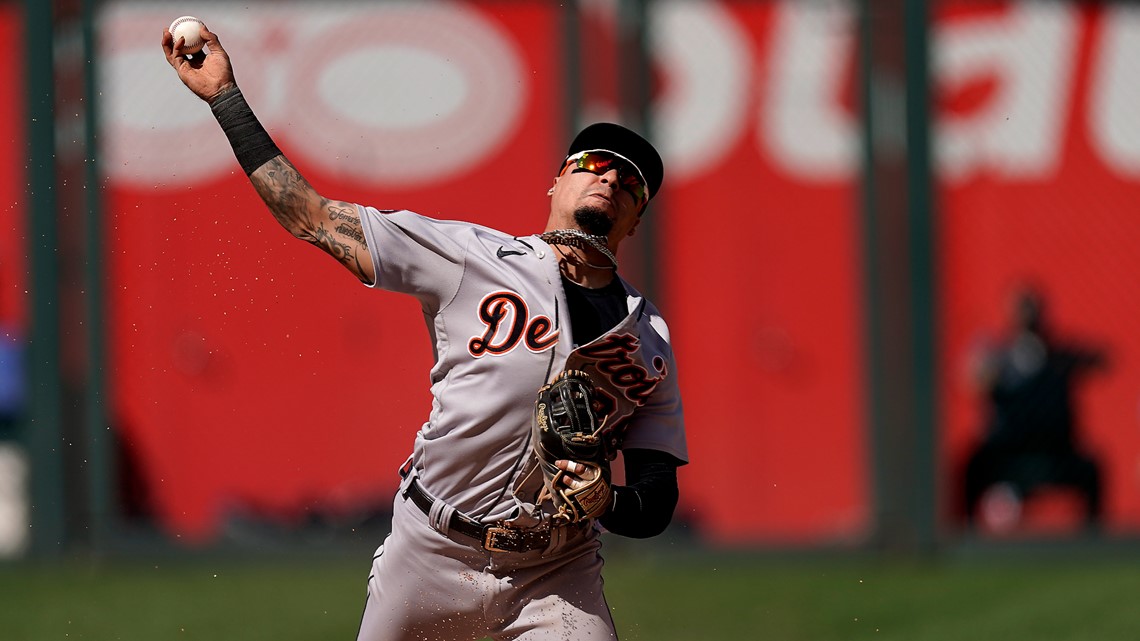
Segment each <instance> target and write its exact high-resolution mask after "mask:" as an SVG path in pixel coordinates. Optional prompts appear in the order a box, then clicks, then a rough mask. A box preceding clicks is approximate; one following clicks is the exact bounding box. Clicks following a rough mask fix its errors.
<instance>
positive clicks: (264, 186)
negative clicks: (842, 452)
mask: <svg viewBox="0 0 1140 641" xmlns="http://www.w3.org/2000/svg"><path fill="white" fill-rule="evenodd" d="M249 179H250V181H251V182H252V183H253V187H254V189H256V190H257V193H258V195H259V196H261V199H262V200H263V201H265V204H266V206H267V207H269V211H270V212H272V213H273V217H274V218H276V219H277V222H279V223H281V226H282V227H284V228H285V229H287V230H288V231H289V233H291V234H293V235H294V236H296V237H297V238H300V239H301V240H305V241H308V242H310V243H312V244H314V245H316V246H317V247H320V248H321V249H323V250H325V251H326V252H328V253H329V255H331V256H332V257H333V258H335V259H337V260H338V261H340V263H341V264H342V265H344V266H345V267H347V268H348V270H349V271H350V272H352V273H353V275H355V276H356V277H357V278H359V279H360V280H361V281H363V282H365V283H372V282H373V281H374V280H375V278H376V272H375V268H374V266H373V265H372V256H371V255H370V254H369V253H368V244H367V242H365V240H364V229H363V227H361V224H360V215H359V214H358V213H357V209H356V205H354V204H352V203H347V202H344V201H339V200H329V199H328V198H325V197H323V196H321V195H320V194H318V193H317V192H316V190H315V189H313V187H312V185H310V184H309V182H308V181H307V180H305V178H304V176H302V175H301V174H300V172H298V171H297V169H296V168H295V167H294V166H293V165H292V163H290V162H289V160H288V159H286V158H285V156H282V155H278V156H277V157H276V158H273V159H272V160H270V161H268V162H266V163H265V164H264V165H261V166H260V167H258V168H257V170H255V171H254V172H253V173H252V174H250V176H249Z"/></svg>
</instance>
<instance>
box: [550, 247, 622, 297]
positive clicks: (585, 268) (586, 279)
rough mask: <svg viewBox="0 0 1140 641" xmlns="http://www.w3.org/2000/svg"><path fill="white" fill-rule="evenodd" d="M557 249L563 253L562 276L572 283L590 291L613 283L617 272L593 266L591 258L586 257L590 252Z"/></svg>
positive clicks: (567, 248) (561, 262) (561, 261)
mask: <svg viewBox="0 0 1140 641" xmlns="http://www.w3.org/2000/svg"><path fill="white" fill-rule="evenodd" d="M556 249H557V250H558V251H559V252H560V253H562V257H561V259H560V260H559V268H560V269H561V271H562V275H563V276H565V277H566V278H567V279H569V280H570V281H572V282H574V283H577V284H579V285H581V286H582V287H587V288H589V289H599V288H601V287H605V286H606V285H609V284H610V283H611V282H613V280H614V278H615V276H616V272H615V271H614V270H613V269H610V268H599V267H593V266H591V265H590V264H589V262H590V261H589V260H588V259H589V258H590V257H589V256H586V255H584V254H588V253H589V252H587V251H584V250H581V249H572V248H569V247H557V248H556ZM595 253H596V252H595Z"/></svg>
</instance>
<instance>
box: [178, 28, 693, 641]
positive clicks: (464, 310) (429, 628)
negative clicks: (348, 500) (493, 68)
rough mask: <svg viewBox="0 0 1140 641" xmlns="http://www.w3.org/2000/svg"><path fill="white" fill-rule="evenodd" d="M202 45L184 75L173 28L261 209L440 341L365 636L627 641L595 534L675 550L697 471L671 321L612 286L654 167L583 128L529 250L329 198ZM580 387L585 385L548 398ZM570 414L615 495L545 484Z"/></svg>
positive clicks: (567, 482) (558, 479)
mask: <svg viewBox="0 0 1140 641" xmlns="http://www.w3.org/2000/svg"><path fill="white" fill-rule="evenodd" d="M202 37H203V39H204V40H205V42H206V47H207V51H208V54H207V55H205V56H204V57H200V56H196V58H198V59H197V60H195V61H193V62H192V61H189V60H187V59H186V58H185V57H184V56H183V55H181V45H182V42H181V40H179V41H178V42H175V41H174V39H173V38H172V36H171V34H170V32H169V31H164V33H163V38H162V47H163V49H164V51H165V54H166V58H167V61H168V62H169V63H170V65H171V66H172V67H173V68H174V69H175V70H176V71H177V73H178V75H179V77H180V78H181V80H182V81H183V83H184V84H185V85H186V86H187V87H188V88H189V89H190V90H191V92H193V93H194V94H195V95H197V96H198V97H199V98H201V99H203V100H205V101H206V102H207V103H208V104H209V106H210V109H211V110H212V111H213V113H214V115H215V116H216V118H217V120H218V122H219V124H220V126H221V128H222V129H223V131H224V132H225V134H226V135H227V137H228V139H229V141H230V144H231V146H232V147H233V151H234V154H235V156H236V157H237V160H238V162H239V164H240V165H241V166H242V168H243V169H244V170H245V172H246V174H247V175H248V176H249V179H250V181H251V182H252V184H253V186H254V188H255V189H256V190H257V193H258V194H259V195H260V196H261V198H262V200H263V201H264V202H265V204H266V205H267V207H268V209H269V210H270V212H272V214H273V215H274V217H275V218H276V219H277V220H278V222H279V223H280V224H281V225H282V226H284V227H285V228H286V229H287V230H288V231H289V232H291V233H292V234H294V235H295V236H297V237H298V238H301V239H303V240H306V241H308V242H310V243H312V244H314V245H316V246H318V247H320V248H321V249H323V250H324V251H326V252H328V253H329V254H330V255H332V256H333V257H334V258H336V259H337V260H338V261H339V262H340V263H341V264H342V265H344V266H345V267H346V268H348V270H349V271H350V272H352V274H353V275H354V276H356V277H357V278H358V279H359V280H360V281H361V282H363V283H364V284H365V285H367V286H369V287H375V288H381V289H385V290H390V291H394V292H402V293H405V294H408V295H410V296H414V297H415V298H416V299H417V300H418V301H419V302H420V304H421V306H422V308H423V312H424V317H425V320H426V323H427V326H428V332H429V334H430V336H431V338H432V340H433V341H434V348H435V364H434V366H433V367H432V369H431V372H430V378H431V392H432V395H433V403H432V410H431V413H430V415H429V416H428V418H427V421H426V422H425V423H424V424H423V426H422V428H421V429H420V430H419V432H418V433H417V434H416V436H415V442H414V446H413V448H412V453H411V456H410V457H409V458H408V460H407V462H406V463H405V464H404V466H403V467H402V469H401V470H400V474H401V475H402V480H401V484H400V489H399V491H398V493H397V495H396V497H395V500H394V505H393V517H392V531H391V533H390V535H389V536H388V537H387V538H386V539H385V540H384V542H383V544H382V545H381V546H380V548H379V549H378V550H377V551H376V555H375V557H374V559H373V562H372V567H371V573H370V576H369V577H368V598H367V601H366V606H365V609H364V613H363V616H362V620H361V623H360V631H359V636H358V638H359V639H360V640H367V641H382V640H383V641H387V640H405V639H406V640H411V639H418V640H422V639H449V640H455V639H481V638H485V637H491V638H493V639H527V640H538V639H559V640H563V639H568V638H573V639H615V638H616V633H615V630H614V624H613V620H612V618H611V616H610V612H609V608H608V606H607V605H606V601H605V598H604V596H603V594H602V577H601V567H602V558H601V556H600V547H601V543H600V539H599V533H600V532H601V531H602V530H603V529H605V530H608V531H610V532H613V533H616V534H619V535H624V536H630V537H639V538H642V537H650V536H654V535H657V534H659V533H660V532H662V531H663V530H664V529H665V527H666V526H667V525H668V524H669V522H670V520H671V518H672V514H673V510H674V508H675V506H676V503H677V497H678V487H677V474H676V469H677V467H678V466H680V465H683V464H685V463H686V462H687V457H688V454H687V449H686V444H685V433H684V425H683V420H682V412H681V399H680V394H679V391H678V385H677V374H676V367H675V364H674V358H673V352H672V349H671V348H670V345H669V333H668V330H667V328H666V325H665V322H664V321H663V320H662V318H661V316H660V315H659V313H658V311H657V310H656V309H655V308H654V307H653V305H652V304H650V303H649V302H648V301H647V300H645V299H644V298H643V297H642V296H641V295H640V294H639V293H638V292H636V291H635V290H634V289H633V288H632V287H631V286H630V285H629V284H628V283H626V282H625V281H624V280H622V279H621V278H620V277H618V276H617V273H616V270H617V256H616V254H617V249H618V245H619V244H620V242H621V241H622V239H623V238H625V237H627V236H630V235H632V234H633V233H634V232H635V230H636V229H637V226H638V222H639V221H640V219H641V218H640V217H641V216H642V214H643V213H644V212H645V209H646V205H647V203H648V202H649V200H650V199H651V198H652V197H653V196H654V195H655V194H656V193H657V192H658V190H659V189H660V187H661V181H662V176H663V168H662V165H661V159H660V156H659V155H658V153H657V152H656V150H654V148H653V147H652V146H651V145H650V143H649V142H647V141H646V140H644V139H643V138H642V137H641V136H639V135H637V134H636V133H634V132H632V131H630V130H628V129H625V128H623V127H621V126H618V125H615V124H610V123H599V124H596V125H591V126H590V127H587V128H586V129H584V130H583V131H582V132H581V133H580V134H579V135H578V136H577V137H576V138H575V139H574V141H573V142H572V143H571V145H570V148H569V150H568V153H567V156H566V158H565V159H564V160H563V161H562V162H561V164H560V165H559V166H558V167H557V168H556V172H555V177H554V179H553V185H552V186H551V187H550V189H549V192H548V194H549V196H550V212H549V216H548V218H547V221H546V226H545V228H544V230H543V232H542V233H539V234H535V235H532V236H525V237H515V236H511V235H509V234H505V233H503V232H500V231H496V230H493V229H489V228H486V227H482V226H479V225H474V224H470V223H465V222H455V221H444V220H433V219H431V218H427V217H424V216H421V215H418V214H415V213H412V212H410V211H393V210H379V209H375V208H372V207H367V206H362V205H358V204H353V203H348V202H341V201H336V200H332V199H329V198H326V197H325V196H323V195H321V194H320V193H318V192H317V191H316V190H315V189H314V188H313V187H312V186H311V185H310V184H309V183H308V182H307V181H306V180H305V179H304V177H302V176H301V174H300V173H299V172H298V171H297V169H296V168H295V167H294V166H293V165H292V164H290V162H289V161H288V160H287V159H286V158H285V157H284V156H283V155H282V154H281V152H280V151H279V150H278V148H277V147H276V145H275V144H274V143H273V141H272V140H271V139H270V137H269V135H268V134H267V133H266V131H265V129H264V128H263V127H262V126H261V125H260V124H259V123H258V121H257V119H256V117H255V116H254V114H253V112H252V110H251V109H250V107H249V105H248V104H247V103H246V101H245V99H244V98H243V96H242V93H241V90H240V89H239V88H238V86H237V84H236V82H235V79H234V74H233V69H232V66H231V63H230V60H229V57H228V56H227V54H226V52H225V49H224V48H223V47H222V45H221V43H220V42H219V41H218V38H217V36H215V35H214V34H213V33H211V32H210V31H209V30H208V29H206V28H205V27H203V28H202ZM552 169H555V168H554V167H552ZM570 374H573V375H574V376H577V377H579V378H577V379H576V380H589V381H590V384H589V385H585V386H583V387H580V388H574V389H569V390H566V389H558V390H552V389H551V385H550V384H553V383H558V382H560V381H562V380H563V379H564V378H566V376H567V375H570ZM552 382H553V383H552ZM544 386H545V387H544ZM540 388H542V390H543V391H544V392H545V393H546V396H544V397H543V398H545V399H547V401H544V402H542V403H536V393H537V392H539V390H540ZM583 389H585V390H587V392H585V393H587V394H588V395H587V396H586V397H585V401H583V400H582V397H581V396H580V391H581V390H583ZM560 399H561V400H560ZM562 402H565V404H564V405H558V404H559V403H562ZM548 404H553V405H558V407H553V408H552V407H548ZM568 412H570V413H573V412H580V413H581V416H580V417H579V416H575V417H574V418H573V420H572V421H570V422H572V423H574V424H578V423H579V422H584V423H588V424H590V425H592V426H596V430H594V431H593V432H592V436H591V435H587V437H585V438H586V439H587V440H590V442H591V443H592V444H594V445H596V446H597V448H596V449H599V450H601V451H604V452H607V456H606V457H605V458H610V457H612V456H614V455H615V454H616V451H617V450H618V449H620V450H621V453H622V458H623V461H624V465H625V481H624V482H625V484H624V485H621V486H617V485H612V484H610V483H609V475H608V467H607V465H608V464H607V463H606V461H605V460H602V461H601V462H600V463H599V461H593V462H590V461H584V460H573V459H571V458H559V459H557V460H553V461H548V463H549V466H548V467H549V470H548V469H547V467H540V465H539V463H540V461H539V459H540V458H542V457H541V456H540V455H537V454H536V447H535V443H536V441H537V440H539V438H540V437H541V436H542V434H540V431H539V428H540V427H541V429H542V430H547V429H548V428H551V427H552V426H553V427H558V426H557V425H553V424H557V423H559V422H561V421H562V420H563V419H564V418H566V415H567V413H568ZM579 419H580V420H579ZM591 429H593V428H591ZM547 434H548V433H547ZM591 439H592V440H591ZM549 471H553V472H554V474H550V473H548V472H549Z"/></svg>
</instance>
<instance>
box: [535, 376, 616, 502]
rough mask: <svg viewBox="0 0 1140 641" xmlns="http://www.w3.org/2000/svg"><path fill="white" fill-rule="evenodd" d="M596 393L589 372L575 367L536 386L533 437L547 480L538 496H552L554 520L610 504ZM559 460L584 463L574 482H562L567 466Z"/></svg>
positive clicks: (602, 421) (600, 417)
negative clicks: (569, 483) (537, 387)
mask: <svg viewBox="0 0 1140 641" xmlns="http://www.w3.org/2000/svg"><path fill="white" fill-rule="evenodd" d="M594 395H595V390H594V384H593V382H592V381H591V380H590V376H589V375H588V374H586V373H585V372H583V371H579V370H567V371H565V372H562V373H561V374H559V375H558V377H557V378H556V379H554V382H553V383H550V384H548V385H545V386H543V387H542V389H540V390H538V398H537V399H536V400H535V403H534V423H533V432H534V434H533V436H534V438H533V439H532V441H533V443H534V451H535V454H536V455H537V456H538V464H539V467H540V468H541V469H542V477H543V483H544V484H545V491H544V492H543V496H542V497H540V501H541V500H542V498H545V497H546V496H549V497H550V498H551V500H552V501H553V502H554V507H555V508H556V509H557V512H556V513H555V514H554V516H553V518H554V520H555V521H561V522H565V523H577V522H578V521H584V520H586V519H592V518H597V517H599V516H601V515H602V514H604V513H605V511H606V509H607V508H608V507H609V505H610V496H611V493H610V457H609V456H608V453H607V451H606V447H605V444H604V442H603V439H602V435H601V431H602V426H603V425H604V424H605V417H604V416H599V415H598V407H599V406H598V405H597V404H596V403H595V400H594ZM559 460H566V461H574V462H576V463H580V464H581V465H582V466H583V467H585V468H586V469H585V471H584V472H579V473H578V474H577V476H578V477H579V478H580V479H581V481H575V487H573V488H571V487H570V486H568V485H567V484H566V482H565V480H564V478H565V476H566V472H565V471H564V470H561V469H559V468H558V467H557V466H556V465H555V462H556V461H559Z"/></svg>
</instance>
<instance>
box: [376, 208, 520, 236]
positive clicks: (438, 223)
mask: <svg viewBox="0 0 1140 641" xmlns="http://www.w3.org/2000/svg"><path fill="white" fill-rule="evenodd" d="M366 209H367V210H370V211H372V212H374V213H375V214H377V215H380V216H383V217H384V218H386V219H388V220H391V221H393V222H395V223H397V224H399V225H400V226H402V227H434V228H436V229H439V230H441V231H445V232H446V233H449V234H454V235H461V234H467V235H472V236H481V237H491V238H493V239H496V240H498V239H504V238H506V239H510V238H513V236H511V235H510V234H507V233H506V232H502V231H499V230H497V229H493V228H491V227H487V226H486V225H480V224H478V223H473V222H471V221H469V220H463V219H461V218H442V217H438V216H428V215H425V214H421V213H419V212H415V211H412V210H410V209H377V208H374V207H367V208H366Z"/></svg>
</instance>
